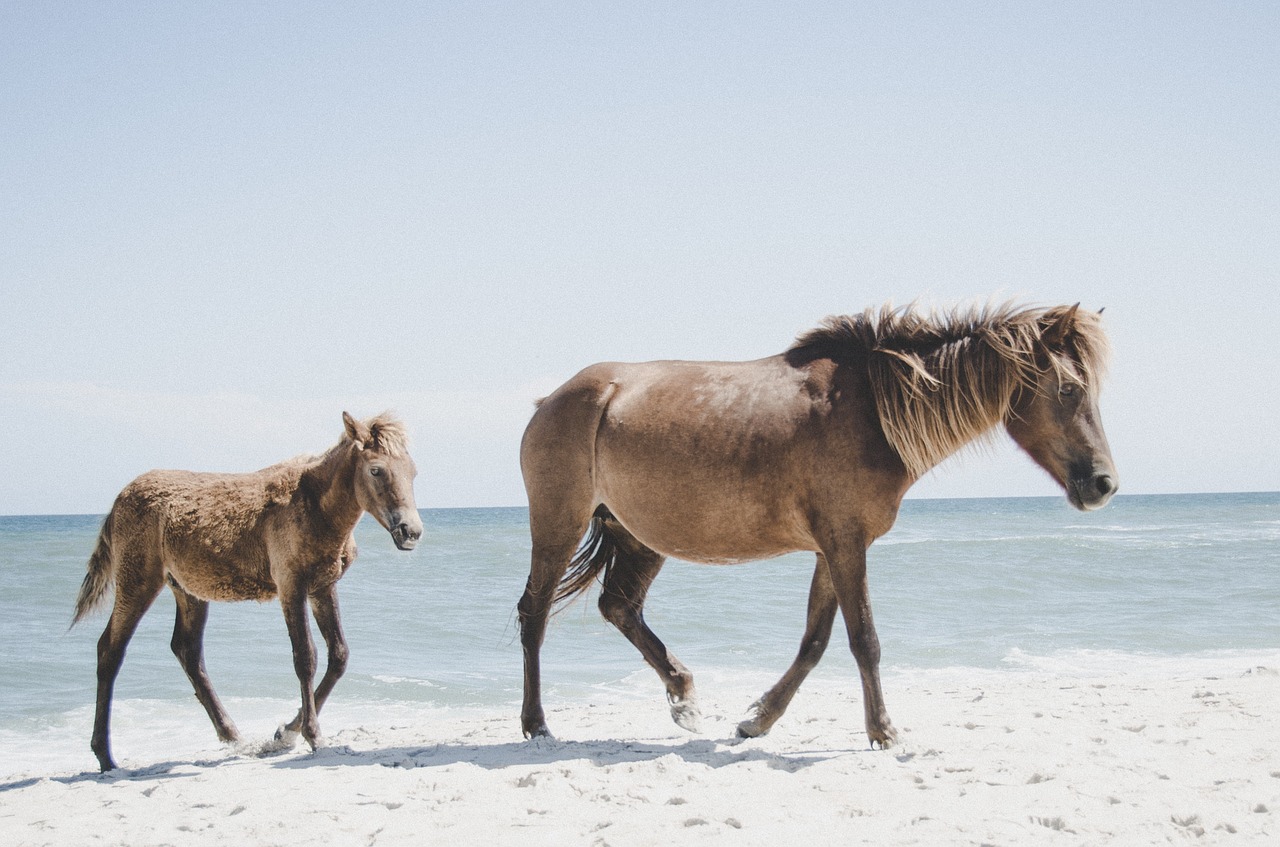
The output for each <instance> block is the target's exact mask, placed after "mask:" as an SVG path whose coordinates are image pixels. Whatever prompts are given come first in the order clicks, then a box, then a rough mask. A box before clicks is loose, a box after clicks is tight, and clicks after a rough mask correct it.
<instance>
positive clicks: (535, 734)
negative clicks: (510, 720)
mask: <svg viewBox="0 0 1280 847" xmlns="http://www.w3.org/2000/svg"><path fill="white" fill-rule="evenodd" d="M524 737H525V738H527V739H529V740H530V741H536V740H537V739H539V738H555V736H553V735H552V734H551V730H549V729H547V725H546V724H545V723H540V724H538V725H537V726H535V727H534V728H533V729H526V730H524Z"/></svg>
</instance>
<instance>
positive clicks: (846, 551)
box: [825, 538, 898, 747]
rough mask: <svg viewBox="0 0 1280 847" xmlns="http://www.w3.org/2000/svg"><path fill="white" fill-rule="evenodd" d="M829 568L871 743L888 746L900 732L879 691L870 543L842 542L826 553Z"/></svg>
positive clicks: (878, 652) (878, 646)
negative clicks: (869, 572) (859, 679)
mask: <svg viewBox="0 0 1280 847" xmlns="http://www.w3.org/2000/svg"><path fill="white" fill-rule="evenodd" d="M825 558H826V560H827V570H828V573H829V574H830V576H831V585H832V587H833V588H835V592H836V599H837V600H838V601H839V604H840V611H841V612H842V613H843V614H844V622H845V627H846V628H847V629H848V631H849V647H850V649H852V650H853V656H854V658H855V659H857V661H858V672H859V673H860V674H861V676H862V708H863V711H864V713H865V717H866V724H867V738H868V740H870V742H871V746H872V747H875V746H876V744H879V745H880V746H881V747H889V746H891V745H892V744H893V743H894V742H895V741H897V740H898V731H897V730H896V729H894V728H893V724H892V723H891V722H890V721H889V713H888V711H887V710H886V709H885V707H884V693H883V692H882V691H881V690H880V640H879V638H877V637H876V626H875V622H874V621H873V620H872V618H871V598H870V596H869V593H868V591H867V544H866V543H865V542H863V541H862V539H861V538H853V539H849V540H847V541H844V542H842V543H841V544H840V545H838V547H837V548H836V549H835V550H833V551H832V552H826V553H825Z"/></svg>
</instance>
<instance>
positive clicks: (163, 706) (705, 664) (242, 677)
mask: <svg viewBox="0 0 1280 847" xmlns="http://www.w3.org/2000/svg"><path fill="white" fill-rule="evenodd" d="M101 520H102V518H101V516H88V515H84V516H34V517H0V679H3V680H4V684H3V685H0V778H2V777H4V776H6V775H10V776H11V775H15V774H32V773H36V774H38V773H61V772H79V771H90V770H94V769H95V767H96V762H95V760H94V758H93V755H92V753H91V752H90V751H89V746H88V740H89V735H90V731H91V728H92V722H93V700H94V687H95V645H96V642H97V639H98V636H99V635H100V634H101V631H102V628H103V627H104V626H105V624H106V618H107V615H106V613H105V611H104V612H103V613H101V614H98V615H96V616H94V617H92V618H90V619H89V620H88V621H86V622H84V623H82V624H80V625H77V626H76V627H74V628H70V629H69V628H68V626H69V623H70V620H71V611H72V607H73V605H74V602H75V596H76V592H77V590H78V588H79V585H80V581H81V579H82V578H83V576H84V570H85V562H86V560H87V558H88V555H89V553H90V551H91V550H92V548H93V544H94V540H95V537H96V534H97V531H98V527H99V525H100V523H101ZM423 523H424V525H425V535H424V538H423V541H422V543H421V544H420V545H419V547H418V549H417V550H415V551H413V552H408V553H406V552H401V551H398V550H396V549H395V548H394V546H393V545H392V543H391V540H390V538H389V537H388V536H387V534H386V533H385V532H384V531H383V530H382V529H381V528H380V527H378V526H377V524H375V523H374V522H373V521H372V519H370V518H368V517H366V518H365V520H364V521H363V522H362V523H361V524H360V526H359V527H358V528H357V531H356V537H357V542H358V544H359V548H360V555H359V558H358V560H357V562H356V563H355V565H354V566H353V567H352V569H351V570H350V571H349V572H348V574H347V576H346V577H345V578H344V579H343V581H342V583H341V584H340V587H339V597H340V602H341V606H342V616H343V622H344V628H345V631H346V634H347V639H348V642H349V644H350V648H351V660H350V663H349V665H348V669H347V673H346V676H345V677H344V678H343V679H342V681H341V682H340V683H339V684H338V687H337V688H336V689H335V692H334V694H333V696H332V698H331V699H330V702H329V705H328V706H326V708H325V711H324V713H323V714H322V716H321V727H322V729H325V730H326V731H330V732H332V731H336V730H340V729H342V728H343V727H344V726H349V725H350V724H351V722H353V721H356V722H362V723H365V724H369V723H372V724H374V725H378V724H380V723H386V724H389V725H403V722H405V721H415V720H428V719H429V717H430V715H431V714H434V713H438V712H439V711H440V710H474V711H477V712H478V713H492V715H493V716H494V717H495V718H506V719H508V720H509V721H510V724H511V735H512V740H517V739H518V738H519V737H520V729H519V716H518V713H519V703H520V687H521V656H520V644H519V638H518V626H517V622H516V615H515V606H516V601H517V600H518V599H519V597H520V593H521V591H522V590H523V587H524V580H525V578H526V576H527V575H528V555H529V537H528V517H527V512H526V510H525V509H519V508H501V509H439V510H424V511H423ZM1278 559H1280V493H1254V494H1203V495H1167V496H1165V495H1160V496H1137V495H1135V496H1125V495H1121V496H1118V497H1116V498H1115V499H1114V500H1113V501H1112V503H1111V505H1109V506H1108V507H1107V508H1106V509H1103V510H1101V511H1098V512H1093V513H1087V514H1086V513H1080V512H1076V511H1074V510H1072V509H1071V508H1070V507H1069V506H1068V505H1067V503H1066V502H1065V500H1063V499H1062V498H1008V499H964V500H908V501H906V502H905V503H904V505H903V508H902V512H901V515H900V517H899V519H898V523H897V525H896V526H895V527H894V529H893V530H892V531H891V532H890V533H889V534H888V535H886V536H885V537H884V538H882V539H880V540H879V541H878V542H876V544H875V545H873V547H872V548H871V551H870V554H869V557H868V561H869V573H870V582H871V599H872V607H873V610H874V614H875V619H876V626H877V630H878V632H879V635H880V643H881V647H882V653H883V658H882V665H881V668H882V675H883V676H884V678H885V684H886V696H887V697H888V699H889V705H890V711H891V713H892V707H893V699H892V685H891V681H892V679H893V678H894V677H895V676H900V675H911V674H924V673H931V672H937V671H945V670H959V669H974V670H975V672H977V671H981V672H983V673H1000V674H1017V673H1026V672H1028V671H1038V672H1045V671H1050V672H1055V673H1062V674H1064V675H1080V674H1085V675H1087V674H1106V673H1142V672H1144V671H1145V670H1150V669H1152V668H1159V669H1160V670H1161V672H1164V673H1170V672H1171V673H1178V672H1186V673H1194V672H1202V671H1204V669H1206V668H1208V669H1211V668H1213V667H1216V666H1219V665H1222V664H1223V663H1226V662H1230V663H1233V664H1234V665H1236V666H1240V667H1249V666H1251V665H1252V664H1254V663H1258V664H1262V663H1266V662H1270V663H1271V664H1272V665H1274V664H1276V663H1277V662H1278V661H1280V561H1278ZM812 568H813V556H812V555H811V554H793V555H788V556H783V557H780V558H777V559H772V560H769V561H764V562H757V563H751V564H746V565H734V566H719V567H712V566H703V565H692V564H689V563H685V562H679V561H671V562H668V564H667V566H666V567H665V568H664V569H663V571H662V574H661V575H660V576H659V577H658V580H657V582H656V583H655V584H654V587H653V590H652V591H651V592H650V595H649V600H648V603H647V605H646V609H645V612H646V615H645V617H646V620H647V621H648V622H649V624H650V626H651V627H652V628H653V630H654V631H655V632H656V633H657V634H658V636H659V637H661V638H662V639H663V640H664V641H665V642H666V644H667V645H668V647H669V648H670V649H671V650H672V652H673V653H675V655H677V656H678V657H679V658H680V659H681V661H683V662H684V663H685V664H686V665H687V666H688V667H689V668H690V669H691V670H692V671H693V673H694V677H695V680H696V681H697V683H698V686H699V689H700V690H702V691H704V692H705V691H707V690H708V689H710V688H714V687H716V686H726V687H733V688H735V689H736V688H738V687H743V688H744V689H749V690H752V691H754V692H755V693H756V694H759V693H762V692H763V691H764V689H765V688H766V687H768V685H770V684H772V682H773V681H774V680H776V678H777V677H778V676H780V675H781V673H782V671H783V670H784V669H785V668H786V667H787V665H788V664H789V663H790V662H791V660H792V658H793V657H794V655H795V652H796V649H797V647H798V646H799V639H800V635H801V632H802V629H803V626H804V616H805V602H806V597H807V592H808V586H809V578H810V575H811V573H812ZM594 596H595V595H594V593H593V594H592V595H591V597H590V599H589V600H588V601H587V602H583V601H581V600H579V601H578V602H576V603H575V604H573V605H571V606H569V607H568V608H567V609H565V610H564V611H562V612H561V613H560V614H559V615H557V616H556V617H555V618H553V621H552V625H551V627H550V629H549V631H548V635H547V640H546V645H545V647H544V650H543V680H544V688H545V690H544V698H545V701H546V703H547V705H548V707H549V708H550V707H554V706H556V705H565V704H573V703H581V704H583V705H584V706H585V705H586V704H587V703H588V702H598V701H601V700H607V701H613V700H617V699H620V698H637V699H640V700H643V702H642V703H637V706H636V708H651V709H665V705H664V702H663V699H662V691H661V688H660V686H659V683H658V680H657V677H656V675H655V674H653V672H652V671H651V670H649V669H648V667H647V666H646V665H645V664H644V663H643V660H642V659H641V658H640V656H639V654H638V653H637V652H636V651H635V650H634V648H632V647H631V645H630V644H629V643H627V642H626V640H625V639H624V638H623V637H622V636H621V634H619V633H618V632H616V631H615V630H614V629H613V628H612V627H611V626H609V625H608V624H607V623H605V622H604V621H603V620H602V619H601V617H600V615H599V614H598V612H597V611H596V609H595V603H594ZM172 626H173V598H172V596H171V595H170V594H169V592H167V591H166V592H164V593H163V594H162V595H161V597H160V598H159V599H158V600H157V601H156V603H155V605H154V606H153V607H152V609H151V610H150V611H149V612H148V613H147V615H146V617H145V618H144V619H143V621H142V624H141V625H140V626H139V628H138V632H137V633H136V635H135V636H134V638H133V640H132V642H131V643H130V647H129V652H128V655H127V656H126V658H125V662H124V666H123V669H122V671H121V674H120V677H119V680H118V682H117V685H116V693H115V707H114V710H113V726H112V731H113V742H114V746H115V751H116V755H117V758H118V759H119V760H120V762H121V764H122V765H125V766H128V765H130V764H135V763H145V762H147V761H156V760H160V761H163V760H165V759H170V758H177V759H184V758H198V757H200V756H211V755H212V756H216V755H219V754H218V751H219V750H220V749H221V748H220V747H219V745H218V743H217V740H216V738H215V736H214V732H213V729H212V726H211V725H210V724H209V722H208V719H207V718H206V716H205V714H204V712H203V710H202V709H201V708H200V706H199V705H198V704H197V703H196V701H195V698H194V696H193V695H192V692H191V688H190V685H189V683H188V682H187V679H186V677H185V675H184V674H183V672H182V669H181V668H180V666H179V665H178V662H177V660H176V659H175V658H174V657H173V655H172V654H171V653H170V652H169V637H170V634H171V631H172ZM316 642H317V652H318V655H319V657H320V663H321V667H322V668H323V661H324V660H323V657H324V652H323V643H322V642H321V641H320V639H319V635H318V633H317V634H316ZM206 664H207V666H208V670H209V674H210V677H211V679H212V680H213V684H214V687H215V689H216V690H217V691H218V694H219V695H220V697H221V698H222V700H223V702H224V704H225V705H226V706H227V708H228V710H229V712H230V713H231V715H232V717H233V718H234V719H235V720H236V722H237V724H238V726H239V728H240V730H241V732H242V734H244V735H245V736H246V737H250V738H260V739H265V738H268V737H270V735H271V733H272V732H274V729H275V726H276V725H277V724H278V723H280V722H282V721H284V720H286V719H288V718H290V717H292V716H293V714H294V713H295V712H296V710H297V703H298V692H297V680H296V678H295V677H294V674H293V666H292V659H291V653H290V646H289V640H288V636H287V634H286V632H285V627H284V620H283V617H282V615H281V614H280V608H279V604H278V603H275V602H271V603H265V604H259V603H253V602H249V603H232V604H226V603H219V604H214V605H213V607H212V609H211V614H210V619H209V625H208V629H207V633H206ZM812 685H842V686H847V687H848V688H849V690H850V691H853V692H856V691H857V690H858V683H857V674H856V669H855V665H854V662H853V659H852V656H851V655H850V653H849V650H848V647H847V642H846V640H845V639H844V637H843V631H842V627H841V625H840V624H839V622H837V630H836V635H835V636H833V638H832V643H831V646H830V647H829V648H828V651H827V654H826V656H825V657H824V659H823V662H822V664H821V665H820V666H819V668H818V669H817V671H815V673H814V675H813V676H812V677H811V678H810V680H809V681H808V682H807V683H806V686H812ZM749 702H750V700H744V702H743V703H742V709H743V711H744V712H745V709H746V707H747V705H748V704H749ZM734 717H735V718H736V717H738V716H734ZM851 720H852V722H853V725H854V727H860V720H856V719H853V718H851Z"/></svg>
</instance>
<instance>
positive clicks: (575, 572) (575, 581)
mask: <svg viewBox="0 0 1280 847" xmlns="http://www.w3.org/2000/svg"><path fill="white" fill-rule="evenodd" d="M615 523H616V519H615V518H614V517H613V513H612V512H610V511H609V508H608V507H607V506H605V505H603V504H601V505H600V506H597V507H596V511H595V514H593V515H592V516H591V524H590V526H588V527H587V536H586V538H584V539H583V540H582V546H581V547H579V548H578V552H577V553H575V554H574V556H573V558H572V559H570V560H569V569H568V571H566V572H565V575H564V577H563V578H561V580H560V587H559V588H557V589H556V602H557V603H566V602H568V601H570V600H572V599H573V598H574V597H577V596H578V595H579V594H581V593H582V592H584V591H586V590H587V589H588V588H590V587H591V583H593V582H595V581H596V577H598V576H599V575H600V572H601V571H607V570H608V569H609V568H611V567H613V564H614V563H615V562H616V561H617V560H618V536H617V534H616V533H615V532H614V530H613V527H612V526H611V524H615Z"/></svg>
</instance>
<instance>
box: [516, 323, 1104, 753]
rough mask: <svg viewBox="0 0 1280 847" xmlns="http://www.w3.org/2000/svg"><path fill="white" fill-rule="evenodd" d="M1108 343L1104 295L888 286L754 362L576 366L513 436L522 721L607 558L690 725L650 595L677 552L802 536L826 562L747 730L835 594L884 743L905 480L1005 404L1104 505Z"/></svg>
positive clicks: (818, 636) (890, 733) (607, 576)
mask: <svg viewBox="0 0 1280 847" xmlns="http://www.w3.org/2000/svg"><path fill="white" fill-rule="evenodd" d="M1106 348H1107V345H1106V339H1105V336H1104V334H1103V331H1102V328H1101V323H1100V321H1099V318H1098V315H1096V314H1093V313H1089V312H1083V311H1080V310H1079V308H1078V306H1073V307H1070V308H1067V307H1056V308H1051V309H1033V308H1018V307H1014V306H1012V305H1005V306H1001V307H995V308H991V309H987V310H969V311H955V312H951V313H947V314H944V315H940V316H938V315H926V314H922V313H919V312H917V311H915V310H913V309H911V308H908V309H897V310H895V309H890V308H887V307H886V308H884V309H881V310H879V311H878V312H877V311H876V310H871V309H869V310H867V311H866V312H864V313H863V314H861V315H855V316H850V317H838V318H828V319H827V321H826V322H825V323H824V325H823V326H821V327H820V328H818V329H815V330H813V331H811V332H808V333H806V334H804V335H802V336H801V337H800V338H799V339H798V340H797V341H796V343H795V344H793V345H792V347H791V348H790V349H789V350H787V351H786V352H785V353H783V354H781V355H778V356H772V357H770V358H767V359H760V360H758V361H754V362H671V361H668V362H649V363H646V364H613V363H606V364H597V365H592V366H591V367H588V368H587V369H586V370H583V371H582V372H581V373H579V374H578V375H577V376H575V377H574V378H573V379H571V380H569V381H568V382H567V383H565V384H564V385H562V386H561V387H560V388H559V389H557V390H556V391H555V392H554V393H553V394H551V395H550V396H549V397H547V398H546V399H544V400H543V401H541V402H540V404H539V407H538V410H537V411H536V412H535V413H534V415H533V418H532V420H531V421H530V422H529V425H528V428H527V429H526V430H525V435H524V441H523V443H522V445H521V450H520V460H521V467H522V469H523V471H524V480H525V488H526V489H527V491H528V495H529V523H530V530H531V533H532V539H533V554H532V564H531V568H530V572H529V579H528V583H527V586H526V588H525V591H524V595H523V596H522V597H521V598H520V603H519V607H518V608H519V615H520V626H521V642H522V644H523V647H524V706H523V709H522V711H521V723H522V725H523V727H522V728H523V730H524V734H525V735H526V736H530V737H532V736H538V735H548V734H549V732H548V730H547V724H546V720H545V717H544V715H543V710H542V697H541V681H540V670H539V651H540V649H541V646H542V641H543V636H544V634H545V632H546V623H547V615H548V612H549V610H550V608H551V606H552V605H553V603H555V602H556V601H561V600H567V599H569V598H572V597H573V596H574V595H576V594H578V593H580V592H582V591H584V590H586V589H587V587H589V586H590V584H591V583H592V581H593V580H594V579H595V578H596V577H597V576H598V575H600V574H601V573H602V572H603V581H602V582H603V584H602V588H601V592H600V601H599V605H600V611H601V613H602V614H603V615H604V617H605V618H606V619H607V620H609V621H610V622H612V623H613V624H614V625H615V626H617V628H618V629H619V630H621V631H622V634H623V635H625V636H626V637H627V639H628V640H629V641H631V643H632V644H634V645H635V646H636V647H637V648H638V649H639V650H640V652H641V654H642V655H643V656H644V658H645V660H646V661H647V662H648V663H649V664H650V665H651V666H652V667H653V668H654V670H656V671H657V672H658V675H659V676H660V677H661V678H662V681H663V683H664V685H665V687H666V690H667V699H668V700H669V702H670V706H671V713H672V717H673V718H674V719H675V721H676V723H677V724H679V725H681V726H683V727H685V728H688V729H693V728H695V727H696V725H697V721H698V717H699V715H698V709H697V705H696V702H695V699H694V688H693V677H692V676H691V675H690V673H689V671H688V670H687V669H686V668H685V667H684V665H682V664H681V663H680V662H679V661H678V660H677V659H676V658H675V656H673V655H672V654H671V653H670V652H668V651H667V648H666V647H665V646H664V645H663V643H662V642H661V641H660V640H659V639H658V638H657V636H655V635H654V634H653V632H652V631H651V630H650V629H649V627H648V626H646V625H645V621H644V616H643V610H644V599H645V594H646V593H647V591H648V589H649V586H650V584H651V583H652V582H653V579H654V577H656V576H657V574H658V571H659V569H660V568H661V567H662V564H663V562H664V560H665V559H666V557H668V556H676V557H678V558H681V559H686V560H689V561H693V562H708V563H737V562H744V561H748V560H752V559H763V558H767V557H772V556H777V555H780V554H783V553H788V552H792V551H796V550H810V551H813V552H815V553H817V567H816V568H815V569H814V573H813V581H812V585H811V587H810V592H809V606H808V622H807V625H806V627H805V632H804V638H803V640H802V642H801V647H800V651H799V654H798V655H797V657H796V659H795V661H794V662H793V664H792V665H791V667H790V668H789V669H788V670H787V672H786V673H785V674H784V675H783V677H782V678H781V680H779V682H778V683H777V684H776V685H775V686H774V687H773V688H771V689H770V690H769V691H768V692H766V693H765V694H764V696H762V697H761V698H760V700H759V701H757V702H756V703H755V704H754V705H753V707H752V710H753V714H752V715H751V716H750V717H749V719H747V720H745V721H743V722H742V723H741V724H739V726H738V733H739V734H740V735H742V736H747V737H749V736H757V735H761V734H763V733H765V732H768V730H769V728H770V727H771V726H773V724H774V722H775V721H777V720H778V718H779V717H781V715H782V713H783V711H785V709H786V707H787V705H788V703H790V702H791V698H792V696H793V695H794V694H795V692H796V689H797V688H798V687H799V686H800V683H801V682H802V681H803V680H804V678H805V676H806V675H807V674H808V673H809V671H810V670H811V669H812V668H813V667H814V666H815V665H816V664H817V662H818V659H819V658H820V657H821V655H822V653H823V651H824V650H825V649H826V646H827V641H828V640H829V638H830V635H831V627H832V622H833V620H834V618H835V613H836V609H837V608H839V610H840V611H841V612H842V613H843V615H844V620H845V626H846V627H847V629H848V634H849V644H850V647H851V649H852V651H853V654H854V657H855V658H856V659H857V664H858V669H859V672H860V674H861V677H862V690H863V707H864V711H865V718H866V728H867V736H868V738H869V739H870V741H871V744H872V746H873V747H874V746H875V745H876V744H877V743H879V744H880V745H882V746H888V745H890V744H892V743H893V741H894V740H895V739H896V737H897V733H896V731H895V729H894V727H893V725H892V724H891V723H890V721H889V715H888V713H887V712H886V710H885V705H884V698H883V695H882V694H881V690H880V676H879V662H880V645H879V642H878V640H877V638H876V631H875V626H874V623H873V621H872V617H871V604H870V601H869V599H868V595H867V567H866V553H867V548H868V547H869V546H870V544H871V543H872V542H873V541H874V540H875V539H877V538H879V537H880V536H881V535H883V534H884V533H885V532H887V531H888V530H889V528H890V527H891V526H893V522H894V520H895V519H896V517H897V513H898V507H899V505H900V504H901V502H902V497H903V495H904V494H905V493H906V491H907V489H908V488H910V487H911V485H912V483H914V482H915V481H916V480H917V479H919V478H920V477H921V476H923V475H924V474H925V473H926V472H927V471H929V470H930V469H931V468H933V467H934V466H935V465H937V464H938V463H939V462H941V461H942V460H943V459H945V458H946V457H947V456H949V455H950V454H952V453H954V452H956V451H957V450H959V449H960V448H962V447H964V446H965V445H966V444H968V443H970V442H972V441H974V440H975V439H981V438H983V437H984V436H987V435H988V434H989V433H991V432H992V430H993V428H994V427H996V426H997V425H999V424H1003V425H1004V427H1005V429H1006V430H1007V431H1008V433H1009V435H1010V436H1012V438H1013V440H1014V441H1015V442H1016V443H1017V444H1018V445H1019V446H1020V447H1021V448H1022V449H1023V450H1025V451H1026V452H1027V453H1029V454H1030V455H1031V458H1032V459H1034V460H1035V461H1036V462H1037V463H1038V464H1039V465H1041V466H1042V467H1043V468H1044V469H1045V470H1046V471H1048V472H1049V474H1050V475H1051V476H1052V477H1053V478H1054V479H1055V480H1056V481H1057V482H1058V484H1059V485H1061V486H1062V487H1063V489H1065V491H1066V494H1067V498H1068V499H1069V500H1070V502H1071V503H1072V505H1074V506H1075V507H1076V508H1078V509H1096V508H1099V507H1101V506H1102V505H1104V504H1105V503H1106V502H1107V500H1108V499H1109V498H1110V497H1111V495H1112V494H1113V493H1115V490H1116V475H1115V469H1114V467H1113V465H1112V462H1111V455H1110V451H1109V449H1108V447H1107V441H1106V436H1105V435H1104V434H1103V431H1102V423H1101V420H1100V419H1099V416H1098V409H1097V404H1096V400H1095V393H1096V391H1097V385H1098V381H1099V378H1100V377H1101V372H1102V368H1103V364H1104V360H1105V357H1106ZM588 530H589V533H588ZM584 533H587V535H586V538H585V541H584V540H583V537H584ZM580 541H582V546H581V548H580V549H578V552H577V554H576V555H575V553H574V550H575V548H577V547H578V545H579V542H580ZM571 565H572V570H568V569H569V568H570V566H571ZM567 570H568V574H567V575H566V571H567Z"/></svg>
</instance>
